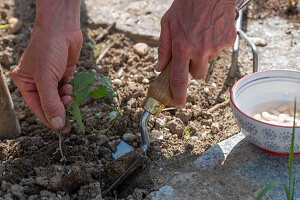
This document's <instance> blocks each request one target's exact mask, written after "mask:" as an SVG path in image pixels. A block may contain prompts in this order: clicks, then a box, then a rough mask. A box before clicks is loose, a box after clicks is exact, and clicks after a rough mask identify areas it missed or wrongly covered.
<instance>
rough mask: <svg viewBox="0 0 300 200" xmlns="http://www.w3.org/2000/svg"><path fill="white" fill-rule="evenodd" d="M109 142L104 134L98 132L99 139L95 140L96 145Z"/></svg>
mask: <svg viewBox="0 0 300 200" xmlns="http://www.w3.org/2000/svg"><path fill="white" fill-rule="evenodd" d="M108 142H109V139H108V137H107V136H106V135H103V134H100V135H99V140H98V141H97V144H98V145H100V146H101V145H103V144H107V143H108Z"/></svg>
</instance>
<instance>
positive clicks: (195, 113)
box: [193, 105, 202, 118]
mask: <svg viewBox="0 0 300 200" xmlns="http://www.w3.org/2000/svg"><path fill="white" fill-rule="evenodd" d="M201 114H202V109H201V108H200V107H198V106H196V105H194V106H193V117H194V118H198V117H199V116H201Z"/></svg>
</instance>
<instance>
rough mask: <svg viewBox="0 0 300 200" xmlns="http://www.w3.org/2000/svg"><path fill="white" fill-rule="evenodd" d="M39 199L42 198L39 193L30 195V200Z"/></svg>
mask: <svg viewBox="0 0 300 200" xmlns="http://www.w3.org/2000/svg"><path fill="white" fill-rule="evenodd" d="M38 199H40V198H39V195H37V194H34V195H30V196H29V197H28V200H38Z"/></svg>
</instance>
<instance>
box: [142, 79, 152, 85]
mask: <svg viewBox="0 0 300 200" xmlns="http://www.w3.org/2000/svg"><path fill="white" fill-rule="evenodd" d="M142 83H145V84H148V83H150V81H149V79H146V78H144V79H143V80H142Z"/></svg>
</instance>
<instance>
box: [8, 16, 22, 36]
mask: <svg viewBox="0 0 300 200" xmlns="http://www.w3.org/2000/svg"><path fill="white" fill-rule="evenodd" d="M8 24H9V30H10V32H12V33H17V32H18V31H19V30H20V28H21V27H22V22H21V21H20V20H19V19H18V18H16V17H12V18H10V19H9V20H8Z"/></svg>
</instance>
